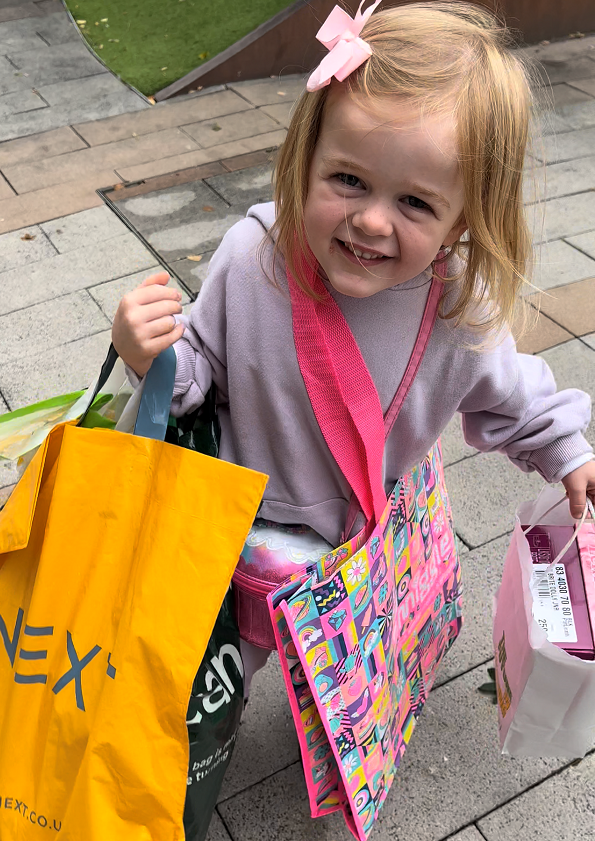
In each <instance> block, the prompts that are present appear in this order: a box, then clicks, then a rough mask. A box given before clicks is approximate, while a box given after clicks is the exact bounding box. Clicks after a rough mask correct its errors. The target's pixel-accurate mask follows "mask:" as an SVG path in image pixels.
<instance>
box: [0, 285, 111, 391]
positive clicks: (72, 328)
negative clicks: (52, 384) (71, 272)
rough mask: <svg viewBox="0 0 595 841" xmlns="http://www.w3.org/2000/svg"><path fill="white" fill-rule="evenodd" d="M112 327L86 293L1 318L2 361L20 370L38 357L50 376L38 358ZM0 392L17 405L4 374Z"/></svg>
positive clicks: (0, 382) (62, 298) (0, 356)
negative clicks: (30, 358) (25, 361)
mask: <svg viewBox="0 0 595 841" xmlns="http://www.w3.org/2000/svg"><path fill="white" fill-rule="evenodd" d="M109 326H110V324H109V321H108V320H107V318H106V317H105V316H104V315H103V313H102V312H101V310H100V309H99V307H98V306H97V304H96V303H95V301H94V300H93V299H92V298H91V296H90V295H89V294H88V293H87V292H86V291H85V290H82V291H80V292H73V293H71V294H70V295H63V296H61V297H60V298H53V299H52V300H51V301H46V302H44V303H43V304H36V305H35V306H32V307H27V308H26V309H22V310H19V311H18V312H11V313H10V314H9V315H3V316H0V358H1V359H2V360H3V363H4V362H6V363H8V362H9V361H11V360H13V361H14V362H15V363H16V365H15V367H18V365H19V363H20V361H21V360H22V359H23V357H25V356H36V358H37V361H38V365H39V366H40V369H42V370H43V373H44V375H47V373H48V366H47V363H46V362H45V361H42V359H41V358H40V357H39V356H38V354H43V353H44V352H47V351H49V350H51V349H52V348H56V347H60V346H61V345H64V344H66V343H68V342H73V341H75V340H76V339H81V338H84V337H85V336H89V335H92V334H93V333H99V332H100V331H102V330H105V329H106V328H109ZM2 367H4V365H3V366H2ZM11 368H12V366H11ZM0 391H2V393H3V394H4V393H6V399H7V400H8V401H9V403H10V404H11V405H12V406H14V405H15V404H16V401H15V400H14V399H13V398H12V397H11V390H10V388H6V387H4V383H3V381H2V375H1V374H0Z"/></svg>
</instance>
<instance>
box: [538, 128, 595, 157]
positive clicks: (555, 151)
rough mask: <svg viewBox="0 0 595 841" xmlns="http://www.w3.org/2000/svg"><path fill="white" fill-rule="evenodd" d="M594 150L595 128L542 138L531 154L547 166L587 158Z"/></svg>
mask: <svg viewBox="0 0 595 841" xmlns="http://www.w3.org/2000/svg"><path fill="white" fill-rule="evenodd" d="M594 148H595V127H591V128H584V129H578V130H576V131H569V132H564V133H563V134H557V135H551V136H548V137H544V138H543V143H542V144H541V145H538V146H536V147H535V148H534V149H533V150H532V152H531V154H532V155H534V156H535V157H537V158H539V160H541V161H543V162H544V163H547V164H553V163H560V162H562V161H569V160H572V159H573V158H587V157H589V156H591V155H592V154H593V149H594Z"/></svg>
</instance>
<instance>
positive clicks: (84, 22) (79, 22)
mask: <svg viewBox="0 0 595 841" xmlns="http://www.w3.org/2000/svg"><path fill="white" fill-rule="evenodd" d="M77 23H78V24H80V26H84V25H85V24H86V23H87V21H86V20H77Z"/></svg>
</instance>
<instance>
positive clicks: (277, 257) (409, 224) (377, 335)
mask: <svg viewBox="0 0 595 841" xmlns="http://www.w3.org/2000/svg"><path fill="white" fill-rule="evenodd" d="M376 5H378V3H375V4H374V6H373V7H371V8H369V9H368V10H367V12H365V13H364V18H365V17H366V16H367V15H368V14H369V13H371V11H372V10H373V9H374V8H375V6H376ZM358 15H359V13H358ZM360 19H361V16H360V18H358V17H357V16H356V23H357V22H358V20H360ZM355 30H357V26H355V24H354V28H353V29H352V30H349V31H348V32H345V33H343V35H342V38H341V39H340V44H339V47H338V49H336V50H333V51H332V52H331V53H330V54H329V56H327V59H326V60H325V61H323V63H322V64H321V66H320V67H319V68H318V69H317V70H316V71H315V73H314V74H313V75H312V77H311V78H310V80H309V84H308V90H307V91H306V92H304V94H303V95H302V97H301V99H300V100H299V102H298V104H297V107H296V110H295V114H294V116H293V119H292V121H291V125H290V127H289V132H288V135H287V139H286V141H285V143H284V145H283V148H282V150H281V152H280V154H279V158H278V162H277V166H276V171H275V201H274V202H271V203H269V204H263V205H258V206H255V207H252V208H251V209H250V210H249V212H248V215H247V217H246V219H244V220H243V221H241V222H239V223H237V224H236V225H234V226H233V228H231V230H230V231H229V232H228V233H227V235H226V236H225V238H224V239H223V242H222V244H221V246H220V247H219V249H218V250H217V252H216V253H215V255H214V256H213V258H212V260H211V264H210V266H209V274H208V278H207V280H206V282H205V285H204V287H203V289H202V291H201V293H200V295H199V297H198V300H197V302H196V303H195V305H194V307H193V308H192V311H191V313H190V316H189V318H188V319H184V318H178V317H177V314H178V313H179V312H180V311H181V307H180V303H179V300H180V296H179V294H178V293H177V292H176V291H174V290H172V289H169V288H168V287H167V286H166V284H167V280H168V276H167V274H164V273H161V274H157V275H155V276H153V277H151V278H149V279H148V280H146V281H145V282H144V283H143V285H142V286H141V287H140V288H138V289H137V290H135V291H134V292H132V293H131V294H129V295H127V296H126V297H125V298H124V299H123V300H122V302H121V304H120V307H119V309H118V312H117V314H116V317H115V321H114V327H113V341H114V345H115V347H116V349H117V351H118V353H119V354H120V355H121V357H122V358H123V359H124V360H125V362H126V363H127V364H128V366H129V367H130V368H131V369H133V371H134V372H136V374H138V375H139V376H140V377H142V376H143V375H144V374H145V373H146V371H147V370H148V368H149V367H150V365H151V362H152V360H153V359H154V358H155V356H156V355H157V354H159V353H160V352H161V351H162V350H163V349H164V348H166V347H168V346H170V345H172V344H173V345H174V347H175V350H176V354H177V372H176V380H175V390H174V400H173V405H172V412H173V414H175V415H182V414H185V413H188V412H190V411H191V410H193V409H195V408H196V407H197V406H199V405H200V404H201V403H202V402H203V400H204V398H205V395H206V394H207V391H208V390H209V388H210V386H211V383H213V382H214V383H215V386H216V390H217V405H218V415H219V420H220V424H221V448H220V457H221V458H223V459H226V460H228V461H232V462H235V463H237V464H240V465H244V466H246V467H250V468H253V469H255V470H260V471H263V472H265V473H267V474H269V476H270V479H269V482H268V485H267V490H266V493H265V496H264V499H263V503H262V507H261V509H260V512H259V516H260V517H261V518H263V519H266V520H267V521H273V522H274V523H279V524H303V525H305V526H308V527H309V528H310V529H312V530H314V532H316V533H317V534H318V535H320V536H321V537H322V538H324V540H325V541H327V542H328V543H330V544H331V545H332V546H337V545H339V544H340V541H341V536H342V532H343V529H344V526H345V522H346V516H347V512H348V508H349V503H350V497H351V489H350V487H349V486H348V484H347V482H346V480H345V479H344V477H343V474H342V472H341V470H340V469H339V467H338V465H337V463H336V462H335V460H334V458H333V456H332V455H331V452H330V450H329V448H328V446H327V444H326V441H325V439H324V437H323V435H322V433H321V431H320V429H319V426H318V424H317V421H316V418H315V415H314V412H313V410H312V406H311V404H310V400H309V398H308V393H307V391H306V387H305V385H304V381H303V379H302V376H301V374H300V369H299V367H298V361H297V359H296V350H295V346H294V340H293V335H292V314H291V304H290V297H289V293H288V275H289V274H290V275H291V276H293V277H294V278H295V280H296V282H297V284H298V285H299V286H300V287H301V288H302V290H303V291H304V292H305V293H306V294H308V295H310V296H312V297H314V298H317V299H320V297H321V294H322V295H324V294H330V295H332V297H333V298H334V300H335V301H336V302H337V304H338V305H339V307H340V309H341V311H342V313H343V316H344V317H345V319H346V321H347V323H348V325H349V328H350V329H351V331H352V333H353V336H354V337H355V340H356V342H357V345H358V346H359V349H360V351H361V354H362V356H363V359H364V360H365V363H366V365H367V368H368V370H369V372H370V374H371V377H372V379H373V381H374V384H375V386H376V389H377V391H378V395H379V398H380V403H381V405H382V409H383V411H386V409H387V408H388V406H389V405H390V403H391V400H392V398H393V396H394V394H395V392H396V390H397V388H398V386H399V383H400V381H401V379H402V377H403V374H404V371H405V368H406V366H407V363H408V361H409V358H410V356H411V352H412V349H413V346H414V343H415V339H416V336H417V334H418V330H419V327H420V322H421V319H422V315H423V312H424V307H425V304H426V300H427V297H428V292H429V289H430V286H431V281H432V278H433V276H434V274H435V273H438V274H439V275H440V276H441V277H445V281H444V289H443V295H442V300H441V307H440V318H439V319H438V320H437V322H436V324H435V327H434V329H433V332H432V335H431V338H430V341H429V345H428V347H427V351H426V353H425V356H424V358H423V361H422V363H421V366H420V368H419V371H418V373H417V376H416V378H415V380H414V382H413V385H412V387H411V389H410V391H409V393H408V396H407V398H406V400H405V403H404V405H403V406H402V409H401V411H400V413H399V415H398V418H397V421H396V423H395V425H394V427H393V429H392V432H391V434H390V436H389V438H388V441H387V443H386V448H385V456H384V481H385V489H386V491H387V492H388V491H390V490H391V489H392V488H393V486H394V484H395V482H396V481H397V479H398V478H399V477H400V476H401V475H403V474H404V473H405V472H407V471H408V470H409V469H410V468H411V467H412V466H413V465H414V464H415V463H417V462H419V461H420V460H421V459H422V458H423V457H424V456H425V455H426V453H427V452H428V450H429V449H430V448H431V447H432V445H433V444H434V442H435V441H436V439H437V438H438V436H439V435H440V433H441V432H442V431H443V430H444V428H445V427H446V425H447V424H448V422H449V421H450V419H451V418H452V417H453V415H454V414H455V413H456V412H461V413H462V415H463V428H464V432H465V438H466V440H467V442H468V443H469V444H470V445H472V446H473V447H476V448H477V449H478V450H480V451H482V452H493V451H496V450H497V451H500V452H503V453H504V454H505V455H507V456H508V457H509V458H510V459H511V460H512V461H513V462H514V463H515V464H516V465H518V466H519V467H520V469H521V470H523V471H525V472H530V471H533V470H537V471H538V472H539V473H540V474H541V475H542V476H543V478H544V479H545V480H546V481H547V482H557V481H562V482H563V484H564V486H565V488H566V491H567V494H568V496H569V498H570V508H571V513H572V515H573V516H574V517H579V516H580V515H581V513H582V511H583V508H584V506H585V501H586V494H587V493H589V494H592V493H593V492H594V491H595V464H594V463H593V461H592V460H591V459H592V455H591V452H592V451H591V447H590V446H589V444H588V443H587V442H586V440H585V439H584V437H583V435H582V432H583V431H584V430H585V429H586V427H587V425H588V422H589V416H590V401H589V398H588V396H587V395H586V394H584V393H582V392H580V391H577V390H575V389H568V390H565V391H561V392H557V391H556V385H555V383H554V379H553V377H552V374H551V372H550V370H549V368H548V367H547V365H546V364H545V362H544V361H543V360H542V359H541V358H540V357H538V356H524V355H522V354H517V352H516V348H515V344H514V341H513V339H512V337H511V334H510V331H509V329H508V324H509V323H510V322H511V320H512V317H513V313H514V309H515V303H516V301H517V299H518V298H519V293H520V290H521V287H522V285H523V283H524V282H525V281H524V278H525V269H526V264H527V260H528V256H529V250H530V238H529V234H528V230H527V227H526V223H525V220H524V218H523V201H522V196H521V187H522V169H523V161H524V157H525V148H526V144H527V135H528V124H529V118H530V111H531V105H532V102H531V94H530V89H529V84H528V76H527V72H526V70H525V69H524V67H523V64H522V62H521V59H520V58H519V56H518V55H516V54H515V53H514V52H512V51H510V50H509V49H508V47H507V44H506V33H505V31H504V30H503V28H502V27H501V26H499V25H498V24H497V23H496V21H495V20H494V19H493V17H492V16H491V15H490V14H489V13H488V12H487V11H486V10H485V9H483V8H481V7H477V6H474V5H471V4H467V3H458V2H422V3H415V4H412V5H406V6H401V7H399V8H393V9H390V10H387V11H384V12H378V13H376V14H373V15H371V17H368V19H367V21H366V23H365V26H364V27H363V29H362V30H361V33H360V36H359V40H356V35H357V33H356V31H355ZM339 34H341V33H339ZM331 35H333V33H331ZM337 40H339V39H337ZM331 46H332V45H331ZM331 74H334V75H333V76H332V78H331ZM312 269H313V270H314V274H313V273H312ZM312 277H314V278H315V280H316V283H317V284H318V285H319V289H318V291H316V290H315V289H313V288H311V283H312V280H311V278H312ZM486 492H489V488H486ZM361 524H362V523H361V517H360V518H359V521H356V522H355V524H354V527H353V529H352V533H355V531H356V530H357V529H358V528H359V527H360V526H361ZM248 651H249V649H248V647H246V648H245V652H244V653H245V654H246V653H247V652H248ZM252 654H253V655H254V659H253V662H252V665H248V667H247V670H248V671H251V670H253V669H254V668H256V667H257V666H259V665H262V664H263V663H264V661H265V660H266V655H267V654H268V652H261V653H260V654H259V652H258V651H254V650H253V651H252Z"/></svg>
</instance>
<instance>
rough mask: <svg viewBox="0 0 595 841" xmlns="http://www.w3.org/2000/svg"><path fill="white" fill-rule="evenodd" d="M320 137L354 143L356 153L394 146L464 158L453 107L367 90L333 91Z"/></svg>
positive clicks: (450, 159)
mask: <svg viewBox="0 0 595 841" xmlns="http://www.w3.org/2000/svg"><path fill="white" fill-rule="evenodd" d="M319 140H320V141H322V145H324V146H328V145H331V146H341V147H343V148H346V147H350V148H351V150H352V152H353V154H357V152H358V150H359V151H360V152H365V151H366V150H368V151H369V152H370V151H371V152H374V150H375V149H376V150H384V151H389V150H390V149H391V148H392V149H394V150H395V151H401V152H408V153H411V154H416V155H425V156H427V157H430V158H432V159H434V160H435V161H436V162H437V163H438V162H440V163H442V164H445V165H449V164H455V165H456V163H457V161H458V154H457V131H456V123H455V120H454V117H453V115H452V110H450V111H449V110H448V109H446V108H441V109H440V110H427V109H424V108H422V106H421V105H420V104H418V103H415V102H411V101H407V100H406V99H405V98H404V97H401V96H397V95H394V96H387V97H383V99H381V100H370V99H369V98H366V97H364V96H363V95H361V94H353V93H346V92H337V91H331V92H330V94H329V96H328V99H327V102H326V104H325V110H324V115H323V121H322V127H321V133H320V137H319Z"/></svg>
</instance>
